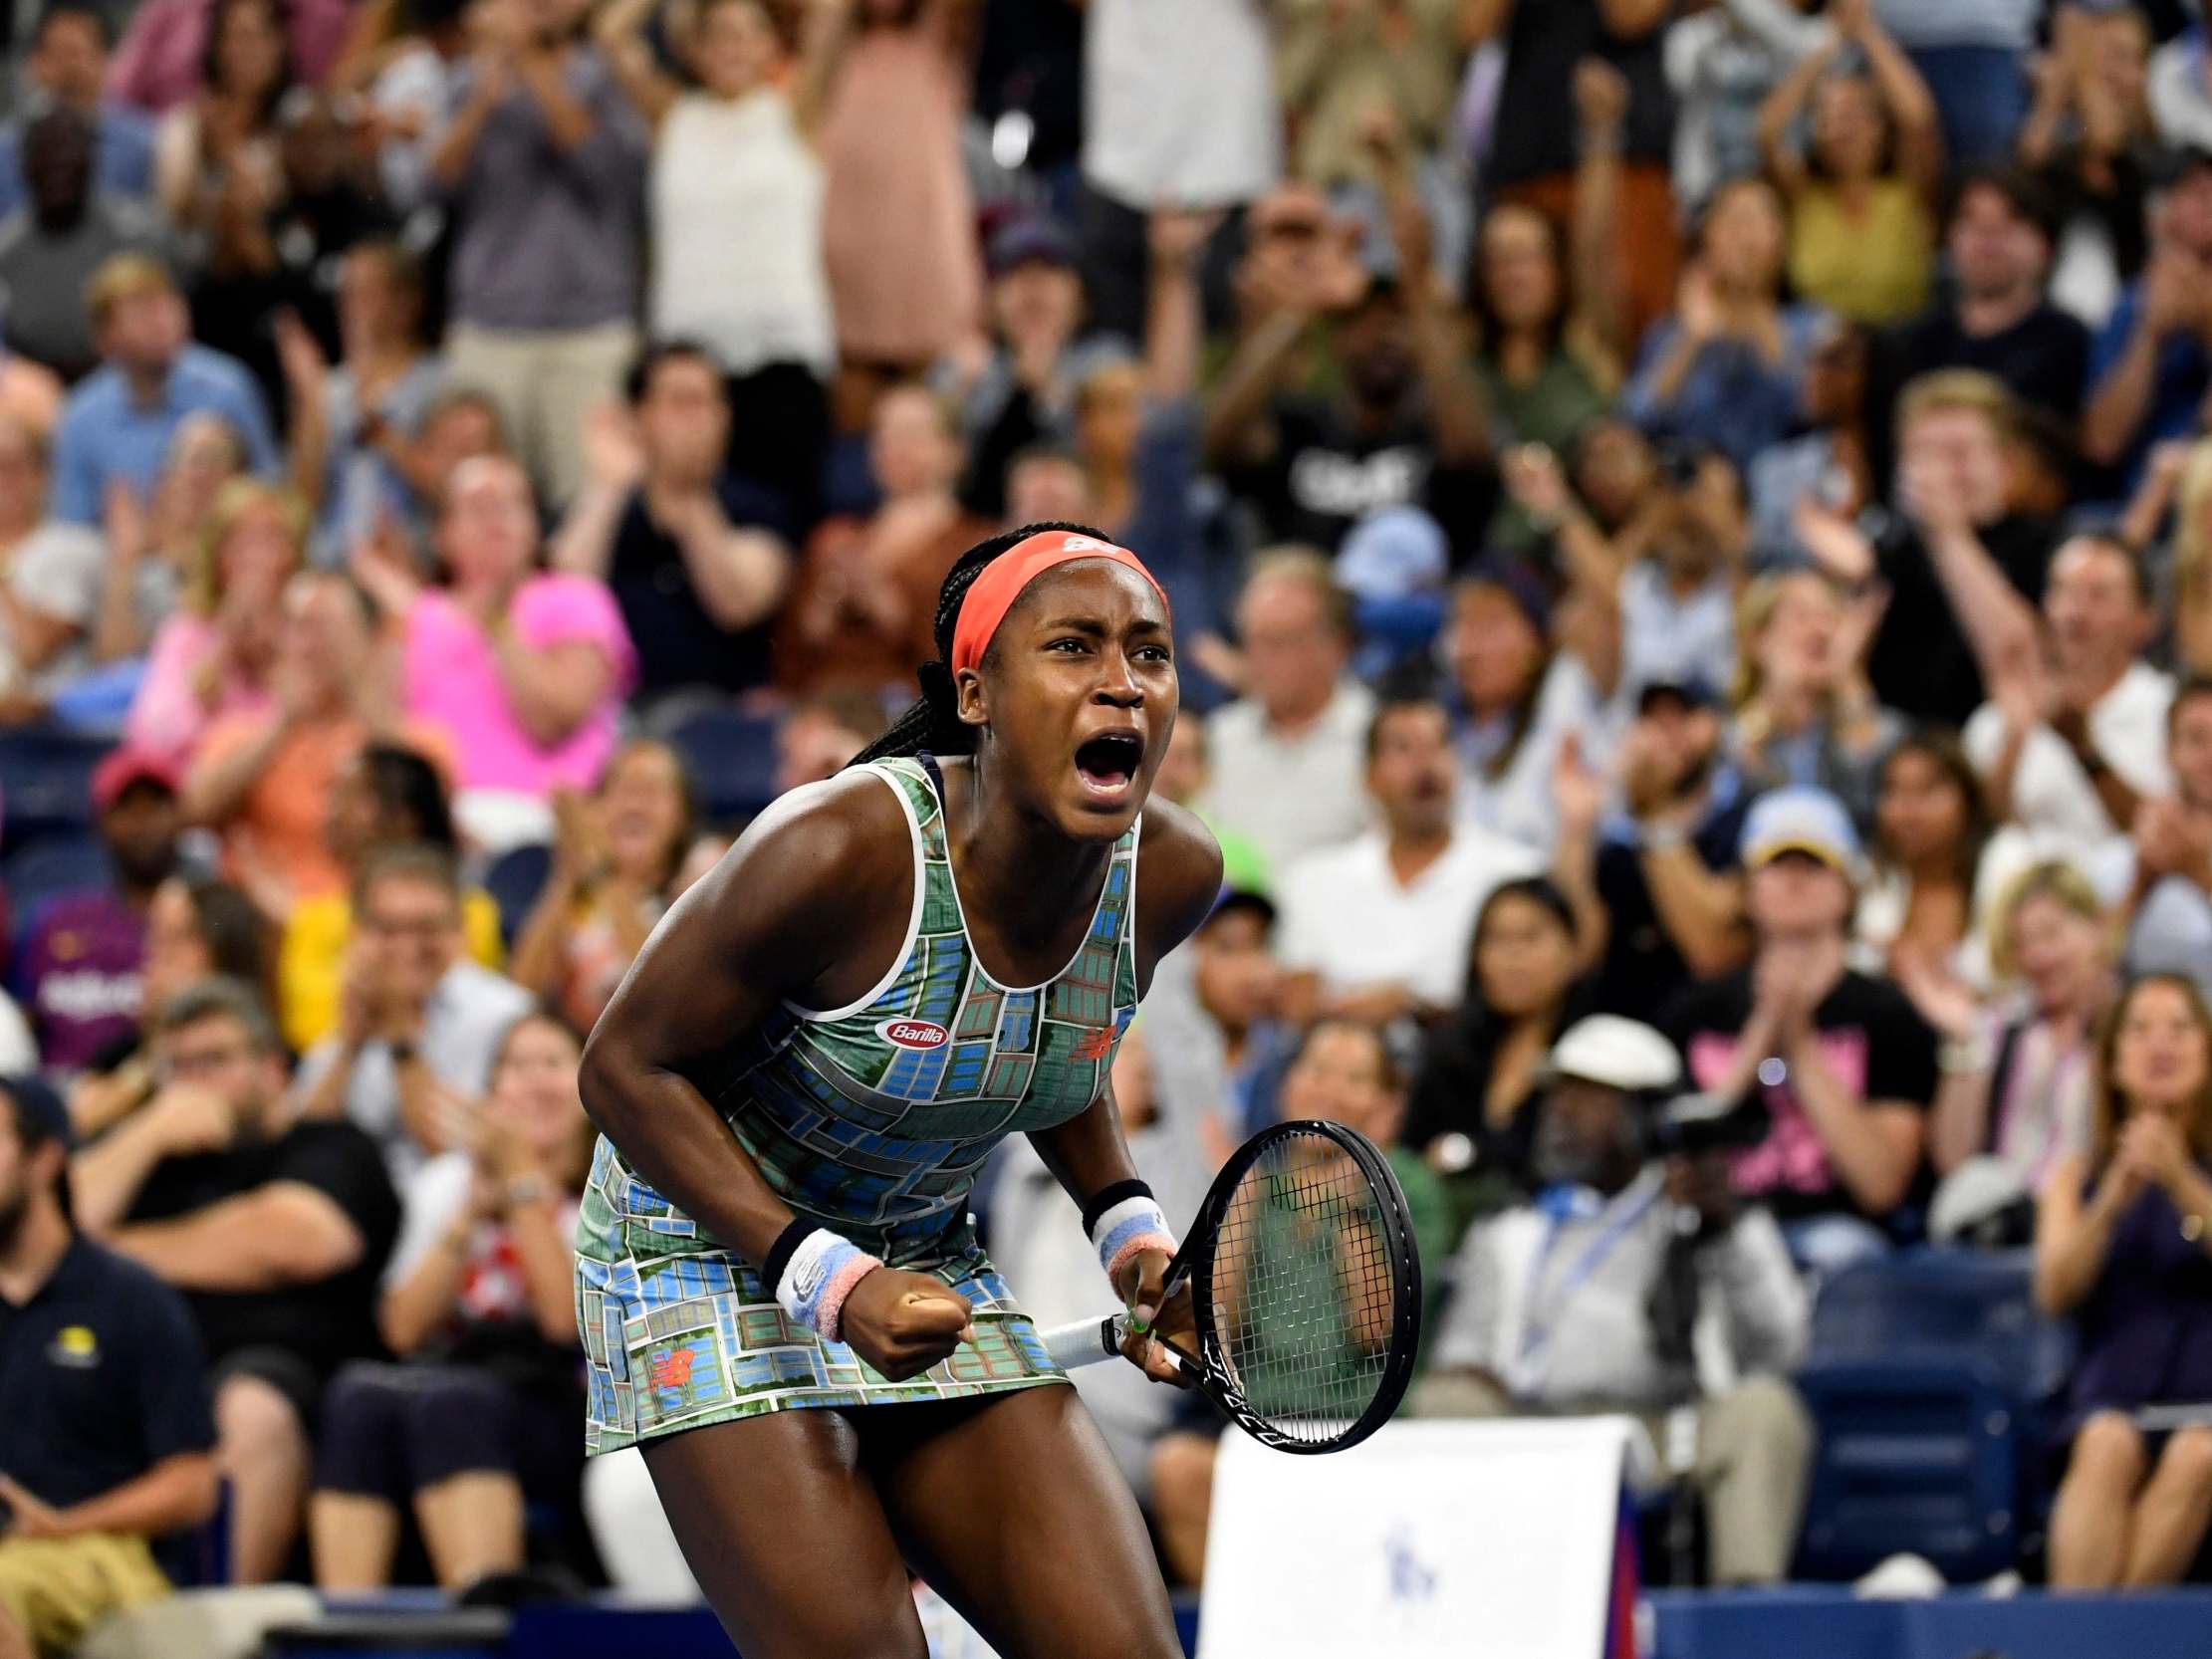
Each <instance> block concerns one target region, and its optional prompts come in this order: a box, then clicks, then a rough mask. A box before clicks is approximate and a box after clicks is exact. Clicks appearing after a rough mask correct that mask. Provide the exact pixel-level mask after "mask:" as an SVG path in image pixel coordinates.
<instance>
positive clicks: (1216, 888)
mask: <svg viewBox="0 0 2212 1659" xmlns="http://www.w3.org/2000/svg"><path fill="white" fill-rule="evenodd" d="M1141 856H1142V861H1141V863H1140V864H1139V865H1138V867H1137V913H1138V915H1139V916H1140V917H1141V918H1142V921H1143V926H1144V931H1145V933H1146V934H1147V936H1148V940H1149V943H1150V944H1151V946H1152V949H1153V951H1154V954H1155V956H1164V955H1166V954H1167V953H1168V952H1169V951H1171V950H1173V949H1174V948H1175V947H1176V946H1177V945H1179V944H1181V943H1182V942H1183V940H1184V939H1186V938H1188V937H1189V936H1190V934H1191V933H1192V932H1193V931H1194V930H1195V929H1196V928H1197V926H1198V924H1199V923H1200V922H1202V921H1204V920H1205V919H1206V915H1207V913H1208V912H1209V911H1211V910H1212V908H1213V905H1214V900H1215V899H1217V898H1218V897H1220V895H1221V843H1220V842H1219V841H1217V840H1215V839H1214V836H1213V831H1212V830H1208V829H1207V828H1206V826H1205V824H1204V823H1203V822H1202V821H1201V820H1200V819H1199V817H1198V815H1197V814H1196V813H1194V812H1192V811H1191V810H1190V809H1189V808H1188V807H1182V806H1178V805H1176V804H1175V803H1174V802H1172V801H1168V800H1164V799H1162V798H1161V797H1159V796H1156V795H1155V796H1153V797H1152V799H1151V800H1149V801H1148V802H1146V803H1145V805H1144V832H1143V839H1142V843H1141Z"/></svg>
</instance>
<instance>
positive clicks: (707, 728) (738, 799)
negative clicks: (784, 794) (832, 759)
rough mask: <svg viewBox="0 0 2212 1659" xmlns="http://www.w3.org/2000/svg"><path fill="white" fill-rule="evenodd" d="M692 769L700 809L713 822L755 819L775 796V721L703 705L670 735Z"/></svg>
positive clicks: (727, 822) (672, 741)
mask: <svg viewBox="0 0 2212 1659" xmlns="http://www.w3.org/2000/svg"><path fill="white" fill-rule="evenodd" d="M668 740H669V742H671V743H672V744H674V745H675V747H676V750H677V752H678V753H680V754H681V755H682V756H683V759H684V764H685V765H686V766H687V767H689V768H690V771H691V781H692V785H693V787H694V788H695V789H696V790H697V791H698V798H699V807H700V810H701V811H702V812H703V813H704V814H705V815H706V818H707V821H708V822H709V823H713V824H729V823H734V822H737V821H739V820H743V819H748V818H751V817H752V816H753V815H754V814H756V813H758V812H760V811H761V810H762V809H764V808H765V807H767V805H768V804H769V803H770V802H771V801H773V800H775V799H776V722H775V719H774V718H773V717H772V716H768V715H758V714H740V713H739V712H738V711H737V710H735V709H702V710H700V711H699V712H698V713H697V714H694V715H690V716H688V717H687V718H686V719H684V720H683V721H682V723H681V724H679V725H678V726H677V727H676V728H675V730H674V731H672V732H670V733H669V734H668Z"/></svg>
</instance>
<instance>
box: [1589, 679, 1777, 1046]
mask: <svg viewBox="0 0 2212 1659" xmlns="http://www.w3.org/2000/svg"><path fill="white" fill-rule="evenodd" d="M1614 769H1615V771H1616V772H1617V773H1618V775H1619V779H1620V791H1621V812H1620V814H1619V815H1618V816H1617V817H1616V818H1613V819H1610V820H1608V821H1606V822H1605V823H1604V824H1603V826H1602V827H1601V830H1600V832H1599V834H1598V836H1597V838H1596V840H1595V844H1591V843H1590V842H1589V841H1587V840H1585V839H1583V838H1579V837H1572V836H1570V837H1568V839H1567V841H1566V843H1565V844H1564V845H1563V847H1562V849H1561V873H1562V877H1563V881H1564V884H1565V886H1566V887H1567V889H1568V891H1569V892H1571V893H1576V892H1588V893H1591V894H1593V895H1594V896H1595V898H1596V900H1597V903H1598V907H1599V913H1598V915H1596V916H1594V917H1593V918H1592V919H1591V923H1590V924H1587V925H1586V929H1585V931H1586V932H1588V931H1592V930H1594V929H1598V928H1601V930H1602V933H1601V936H1600V937H1598V938H1595V939H1592V938H1586V939H1585V940H1584V941H1583V945H1584V950H1585V952H1586V957H1587V959H1588V960H1591V961H1594V962H1595V963H1596V964H1597V979H1598V984H1597V991H1596V999H1597V1000H1596V1006H1597V1007H1598V1008H1600V1009H1602V1010H1604V1011H1605V1012H1607V1013H1610V1014H1623V1015H1626V1016H1628V1017H1629V1018H1631V1019H1637V1020H1645V1021H1648V1020H1651V1019H1653V1018H1655V1017H1656V1016H1657V1014H1658V1012H1659V1010H1660V1008H1661V1007H1662V1006H1663V1005H1664V1003H1665V1002H1666V1000H1667V998H1668V997H1669V996H1671V995H1672V988H1673V987H1676V986H1679V985H1681V984H1682V983H1683V982H1684V981H1685V980H1689V979H1711V978H1715V977H1717V976H1719V975H1721V974H1724V973H1727V972H1729V971H1730V970H1731V969H1733V968H1735V967H1737V966H1738V965H1739V964H1741V963H1742V962H1743V960H1744V958H1745V956H1746V955H1747V954H1748V949H1749V945H1748V940H1747V938H1746V936H1745V933H1744V928H1743V892H1742V868H1741V863H1740V859H1739V853H1738V848H1739V846H1740V844H1741V841H1742V839H1743V820H1744V811H1745V807H1746V804H1747V793H1746V790H1745V786H1744V784H1743V781H1742V779H1741V777H1740V775H1739V774H1738V773H1737V772H1736V771H1735V769H1734V768H1733V767H1731V766H1730V765H1729V764H1728V763H1727V761H1726V760H1725V759H1724V757H1723V755H1722V752H1721V722H1720V718H1719V714H1718V712H1717V710H1716V709H1715V707H1714V697H1713V693H1712V690H1711V688H1710V687H1708V686H1707V685H1706V684H1705V683H1704V682H1703V681H1702V680H1697V679H1688V680H1683V681H1679V682H1676V683H1673V684H1668V683H1666V682H1663V681H1656V682H1653V683H1652V684H1650V685H1647V686H1645V687H1644V688H1643V690H1642V692H1641V693H1640V694H1639V695H1638V697H1637V701H1636V717H1635V720H1634V722H1633V723H1632V724H1631V725H1630V726H1629V727H1628V730H1627V734H1626V735H1625V736H1624V737H1623V738H1622V739H1621V743H1620V749H1619V753H1618V754H1617V756H1616V757H1615V760H1614ZM1578 771H1579V772H1580V778H1579V779H1578V780H1574V781H1570V782H1569V784H1568V787H1567V788H1566V789H1560V788H1559V786H1558V784H1557V782H1556V783H1555V789H1556V790H1557V792H1558V793H1559V794H1560V795H1561V796H1562V797H1563V799H1565V798H1567V797H1569V796H1570V795H1571V794H1572V791H1573V788H1574V782H1580V783H1581V785H1582V788H1583V789H1584V790H1585V791H1587V792H1600V791H1603V790H1604V789H1605V780H1603V779H1601V778H1598V777H1595V776H1594V775H1592V774H1590V773H1588V772H1587V770H1582V769H1580V768H1579V767H1578ZM1578 859H1579V860H1581V862H1580V863H1579V864H1578V863H1577V862H1576V860H1578Z"/></svg>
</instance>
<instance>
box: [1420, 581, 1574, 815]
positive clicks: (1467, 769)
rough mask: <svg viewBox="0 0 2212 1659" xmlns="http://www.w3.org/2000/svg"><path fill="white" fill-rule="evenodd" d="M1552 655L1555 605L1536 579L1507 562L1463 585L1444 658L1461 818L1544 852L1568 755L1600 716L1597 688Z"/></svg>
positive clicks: (1564, 657)
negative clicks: (1563, 751)
mask: <svg viewBox="0 0 2212 1659" xmlns="http://www.w3.org/2000/svg"><path fill="white" fill-rule="evenodd" d="M1551 646H1552V617H1551V602H1550V596H1549V594H1548V593H1547V592H1546V591H1545V588H1544V585H1543V583H1542V581H1541V580H1540V579H1538V578H1537V577H1536V576H1535V575H1534V573H1532V572H1530V571H1528V570H1527V569H1525V568H1521V567H1516V566H1512V565H1507V564H1505V563H1503V562H1497V563H1490V564H1485V565H1482V566H1479V567H1477V568H1476V569H1475V570H1473V571H1470V572H1469V573H1468V574H1467V575H1466V576H1464V577H1462V578H1461V579H1460V580H1459V582H1457V583H1456V584H1454V586H1453V588H1452V592H1451V611H1450V614H1449V616H1448V617H1447V618H1446V621H1445V624H1444V632H1443V635H1442V637H1441V638H1440V639H1439V640H1438V647H1439V648H1438V655H1439V657H1440V658H1441V659H1442V661H1443V663H1444V665H1445V666H1446V667H1447V668H1448V669H1449V671H1450V673H1451V686H1450V691H1451V695H1452V714H1453V716H1454V720H1453V726H1454V730H1453V738H1452V747H1453V748H1454V749H1455V750H1456V751H1457V752H1458V755H1459V762H1460V799H1459V812H1460V815H1461V816H1462V817H1463V818H1466V819H1469V820H1470V821H1472V822H1474V823H1476V824H1479V825H1481V826H1483V827H1484V828H1486V829H1489V830H1494V831H1496V832H1497V833H1499V834H1502V835H1504V836H1506V837H1507V838H1508V839H1511V840H1516V841H1520V842H1522V843H1523V844H1524V845H1527V846H1530V847H1536V848H1541V847H1544V846H1546V845H1548V844H1549V842H1550V840H1551V837H1552V833H1553V829H1554V824H1555V819H1556V812H1555V809H1554V805H1553V802H1552V799H1551V779H1552V769H1553V766H1554V764H1555V762H1556V761H1557V759H1558V755H1559V750H1560V745H1561V744H1562V743H1563V742H1564V741H1565V739H1566V737H1567V734H1568V732H1569V730H1570V729H1571V728H1572V727H1573V726H1575V725H1576V724H1577V723H1578V722H1579V721H1580V720H1582V719H1583V718H1585V717H1586V716H1587V715H1588V714H1589V712H1590V710H1589V708H1588V706H1587V702H1588V699H1587V698H1586V697H1585V695H1584V687H1585V685H1586V684H1587V681H1584V680H1581V679H1579V678H1578V677H1577V676H1576V675H1575V673H1574V672H1573V666H1572V663H1571V662H1570V660H1569V657H1568V654H1567V653H1565V652H1561V653H1558V654H1556V655H1555V653H1554V652H1553V650H1552V648H1551Z"/></svg>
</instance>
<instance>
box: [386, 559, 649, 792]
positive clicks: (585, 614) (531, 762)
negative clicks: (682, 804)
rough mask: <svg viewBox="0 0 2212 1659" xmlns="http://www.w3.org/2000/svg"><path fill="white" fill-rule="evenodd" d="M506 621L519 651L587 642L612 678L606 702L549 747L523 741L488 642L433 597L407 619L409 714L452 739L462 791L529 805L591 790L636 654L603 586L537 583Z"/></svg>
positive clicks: (550, 579) (610, 745)
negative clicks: (516, 796)
mask: <svg viewBox="0 0 2212 1659" xmlns="http://www.w3.org/2000/svg"><path fill="white" fill-rule="evenodd" d="M509 614H510V615H511V617H512V618H513V621H514V627H515V633H516V636H517V637H518V638H520V639H521V640H522V642H523V643H524V644H526V645H530V646H534V647H536V648H537V649H539V650H547V649H550V648H551V647H553V646H555V645H564V644H567V643H569V642H570V641H571V640H578V639H581V640H585V641H587V642H588V643H590V644H592V645H596V646H597V647H598V648H599V651H600V654H601V655H602V656H604V657H605V658H606V659H607V662H608V665H609V667H611V668H612V669H613V670H614V678H613V680H612V681H611V683H610V684H609V686H608V688H607V695H606V697H605V699H604V700H603V701H602V702H601V704H600V706H599V707H598V708H597V709H595V710H593V711H592V713H590V714H589V715H587V716H586V717H585V719H584V721H583V723H582V724H581V725H579V726H578V727H577V728H576V730H574V731H573V732H571V733H570V734H569V735H568V736H567V737H565V738H563V739H562V740H561V741H560V742H559V743H556V744H554V745H552V746H551V747H547V746H545V745H542V744H540V743H539V742H538V740H537V739H536V738H534V737H532V736H531V735H530V733H529V732H528V731H527V730H526V729H525V728H524V726H523V724H522V721H521V719H520V718H519V717H518V716H517V715H516V713H515V709H514V705H513V704H512V703H511V702H510V701H509V700H508V696H507V687H506V685H505V683H504V682H503V681H502V680H501V679H500V677H499V663H498V660H497V658H496V657H495V656H494V655H493V652H492V642H491V639H490V638H489V637H488V636H487V635H486V634H485V632H484V630H483V629H482V628H481V627H479V626H478V625H477V623H476V619H475V618H474V617H473V616H471V615H469V613H468V612H467V611H466V610H463V609H462V608H461V607H460V606H459V605H458V604H456V603H454V602H453V599H452V597H451V596H450V595H449V594H447V593H444V592H439V591H438V590H436V589H431V590H429V591H427V592H424V593H423V594H422V596H421V597H420V598H418V599H416V600H415V602H414V608H413V609H411V610H410V611H408V612H407V641H406V660H405V670H404V672H405V685H406V690H405V696H406V704H407V714H408V716H409V717H410V718H411V719H416V720H432V721H436V722H437V723H439V724H440V725H442V726H444V727H445V729H446V730H447V731H448V732H450V733H452V735H453V748H454V752H455V754H456V755H457V756H458V757H459V761H460V765H459V767H458V768H457V776H456V778H455V783H456V785H457V787H459V788H461V789H491V790H514V791H516V792H518V793H520V794H524V795H536V796H548V795H551V794H552V793H553V791H555V790H556V789H561V788H564V787H566V788H569V789H590V788H591V787H592V786H593V785H594V784H596V783H598V782H599V775H600V772H601V770H602V769H603V768H604V767H605V766H606V765H607V758H608V756H610V755H611V754H613V753H614V717H615V715H616V713H617V711H619V709H620V708H621V703H622V698H623V696H624V695H625V694H627V692H628V691H629V689H630V687H631V686H632V685H633V684H635V683H636V679H637V653H636V651H635V650H634V649H633V648H632V647H631V645H630V642H629V630H628V629H627V628H625V627H623V626H622V613H621V611H620V610H619V609H618V608H617V607H616V606H615V603H614V595H613V594H612V593H610V592H608V591H607V586H606V584H604V583H601V582H595V581H593V580H592V579H591V578H590V577H582V576H553V575H541V576H534V577H532V578H530V579H529V580H528V581H527V582H525V583H524V584H523V585H522V587H521V588H519V589H518V590H516V592H515V599H514V608H513V609H512V611H511V612H510V613H509Z"/></svg>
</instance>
